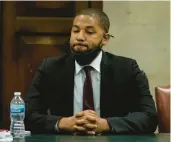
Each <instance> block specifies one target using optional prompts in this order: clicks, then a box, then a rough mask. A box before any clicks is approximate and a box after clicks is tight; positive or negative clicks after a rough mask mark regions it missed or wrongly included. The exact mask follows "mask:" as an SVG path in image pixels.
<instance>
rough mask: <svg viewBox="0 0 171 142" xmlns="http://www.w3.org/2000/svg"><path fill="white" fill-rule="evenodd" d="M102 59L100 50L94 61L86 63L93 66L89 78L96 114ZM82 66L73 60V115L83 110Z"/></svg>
mask: <svg viewBox="0 0 171 142" xmlns="http://www.w3.org/2000/svg"><path fill="white" fill-rule="evenodd" d="M101 60H102V51H101V52H100V53H99V55H98V56H97V57H96V58H95V59H94V61H93V62H92V63H91V64H90V65H88V66H91V67H93V70H91V72H90V74H91V80H92V88H93V100H94V108H95V111H96V113H97V115H98V116H100V80H101V75H100V73H101V70H100V63H101ZM83 67H84V66H80V65H79V64H78V63H77V61H75V76H74V115H75V114H76V113H78V112H80V111H82V110H83V85H84V80H85V78H86V74H85V72H84V70H83Z"/></svg>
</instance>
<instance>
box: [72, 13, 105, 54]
mask: <svg viewBox="0 0 171 142" xmlns="http://www.w3.org/2000/svg"><path fill="white" fill-rule="evenodd" d="M103 37H104V30H103V28H101V27H100V25H99V23H98V20H97V19H96V18H93V17H91V16H87V15H79V16H76V17H75V19H74V21H73V26H72V30H71V37H70V47H71V48H72V49H73V50H74V51H76V52H87V51H90V50H92V49H94V48H96V47H98V46H99V45H100V44H103Z"/></svg>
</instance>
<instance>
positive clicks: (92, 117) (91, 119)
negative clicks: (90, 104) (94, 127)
mask: <svg viewBox="0 0 171 142" xmlns="http://www.w3.org/2000/svg"><path fill="white" fill-rule="evenodd" d="M86 119H87V120H88V121H90V122H92V123H96V117H94V116H91V115H88V116H87V118H86Z"/></svg>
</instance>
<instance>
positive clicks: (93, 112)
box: [86, 110, 96, 114]
mask: <svg viewBox="0 0 171 142" xmlns="http://www.w3.org/2000/svg"><path fill="white" fill-rule="evenodd" d="M86 111H87V112H89V113H92V114H96V112H95V111H93V110H86Z"/></svg>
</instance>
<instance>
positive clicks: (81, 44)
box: [73, 43, 88, 47]
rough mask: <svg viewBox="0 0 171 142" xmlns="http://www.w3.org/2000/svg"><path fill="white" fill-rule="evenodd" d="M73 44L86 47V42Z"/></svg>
mask: <svg viewBox="0 0 171 142" xmlns="http://www.w3.org/2000/svg"><path fill="white" fill-rule="evenodd" d="M73 46H85V47H88V45H87V44H83V43H75V44H74V45H73Z"/></svg>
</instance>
